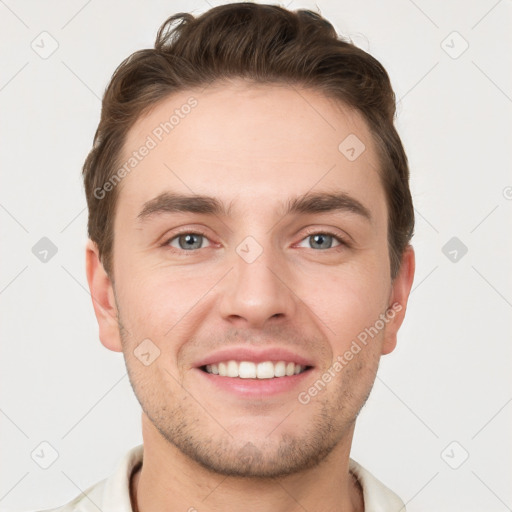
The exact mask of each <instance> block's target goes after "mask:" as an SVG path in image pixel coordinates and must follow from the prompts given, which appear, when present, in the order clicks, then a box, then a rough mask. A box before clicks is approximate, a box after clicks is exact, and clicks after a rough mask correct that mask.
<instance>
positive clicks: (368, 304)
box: [302, 268, 389, 354]
mask: <svg viewBox="0 0 512 512" xmlns="http://www.w3.org/2000/svg"><path fill="white" fill-rule="evenodd" d="M379 276H382V273H380V272H379V271H377V270H376V269H375V270H372V269H371V268H366V269H365V270H361V269H356V268H346V269H343V271H340V272H337V273H335V272H333V273H331V274H330V275H329V277H328V279H325V278H324V279H323V280H313V282H317V283H320V282H321V283H322V285H321V286H315V287H314V288H311V287H310V288H309V292H308V293H306V292H305V291H303V292H302V296H303V297H307V300H306V303H307V304H308V306H309V307H310V308H311V309H312V311H313V312H314V313H315V315H316V317H317V318H318V321H319V325H320V327H321V328H322V330H323V331H324V332H325V334H326V336H327V337H328V338H329V339H330V340H332V341H331V343H332V347H333V352H334V353H335V354H339V353H341V352H343V351H344V350H345V349H346V347H348V346H350V344H351V342H352V341H353V340H354V339H356V338H357V336H358V335H359V334H360V333H361V332H363V331H364V330H365V329H366V328H368V327H370V326H372V325H374V324H375V322H376V321H377V320H378V318H379V315H380V314H381V313H383V312H384V311H385V310H386V307H387V296H388V294H389V283H387V281H386V280H384V279H382V277H379Z"/></svg>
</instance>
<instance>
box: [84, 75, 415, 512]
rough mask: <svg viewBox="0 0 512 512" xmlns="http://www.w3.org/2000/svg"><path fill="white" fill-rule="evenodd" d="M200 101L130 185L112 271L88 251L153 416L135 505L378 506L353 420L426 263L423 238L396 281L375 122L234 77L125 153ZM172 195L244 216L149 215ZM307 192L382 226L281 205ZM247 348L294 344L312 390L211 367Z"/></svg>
mask: <svg viewBox="0 0 512 512" xmlns="http://www.w3.org/2000/svg"><path fill="white" fill-rule="evenodd" d="M191 96H193V97H194V98H195V99H196V100H197V106H195V108H194V109H193V110H191V112H190V113H189V114H188V115H186V116H184V117H183V119H180V121H179V124H177V125H176V126H175V127H174V129H173V130H172V131H170V132H169V134H166V136H165V137H164V138H163V139H162V141H160V142H158V144H157V146H156V147H155V148H153V149H152V150H151V151H150V152H149V154H148V155H147V156H146V157H145V158H144V159H142V161H140V162H139V163H138V164H137V167H136V168H135V169H134V170H133V171H132V172H130V173H129V174H128V175H127V176H126V177H125V178H124V179H123V180H122V182H121V183H120V184H119V185H118V187H119V190H118V193H119V197H118V204H117V210H116V216H115V224H114V228H115V229H114V232H115V240H114V252H113V276H112V277H113V280H111V279H110V278H109V276H107V274H106V273H105V271H104V270H103V267H102V265H101V263H100V262H99V259H98V251H97V248H96V247H95V245H94V243H92V242H91V241H89V243H88V246H87V251H86V261H87V277H88V281H89V286H90V290H91V294H92V296H93V299H94V300H93V305H94V309H95V312H96V316H97V319H98V324H99V335H100V339H101V342H102V343H103V344H104V345H105V346H106V347H107V348H109V349H111V350H114V351H123V353H124V357H125V360H126V365H127V368H128V372H129V376H130V381H131V384H132V387H133V389H134V392H135V394H136V396H137V398H138V400H139V402H140V404H141V406H142V409H143V413H142V428H143V439H144V464H143V466H142V469H141V471H140V472H139V473H137V475H135V478H134V482H133V491H134V498H133V499H134V501H135V504H136V505H137V507H138V509H139V510H140V511H141V512H150V511H153V510H155V511H156V510H168V511H174V510H188V509H189V508H190V507H196V508H197V509H198V510H201V511H203V510H224V511H229V510H240V509H241V508H243V509H244V510H247V511H253V510H254V511H256V510H273V511H281V510H282V511H285V510H286V511H294V510H303V508H305V509H307V510H329V511H330V510H332V511H334V510H344V511H352V510H363V502H362V497H361V494H360V491H359V490H358V487H357V485H355V483H354V480H353V479H352V478H351V476H350V474H349V471H348V459H349V454H350V446H351V443H352V437H353V432H354V425H355V420H356V417H357V415H358V413H359V411H360V409H361V407H362V406H363V405H364V402H365V401H366V399H367V397H368V395H369V393H370V390H371V388H372V386H373V383H374V379H375V374H376V371H377V368H378V364H379V359H380V356H381V355H383V354H387V353H389V352H391V351H392V350H393V349H394V348H395V345H396V335H397V331H398V329H399V327H400V325H401V323H402V320H403V317H404V314H405V310H406V303H407V298H408V295H409V292H410V289H411V285H412V280H413V274H414V253H413V251H412V248H410V247H409V248H408V249H407V250H406V252H405V253H404V256H403V259H402V266H401V270H400V272H399V274H398V276H397V277H396V278H395V279H394V280H393V281H392V280H391V276H390V269H389V253H388V244H387V206H386V200H385V195H384V189H383V187H382V184H381V181H380V176H379V171H378V169H379V166H378V160H377V154H376V150H375V146H374V144H373V141H372V139H371V136H370V133H369V130H368V127H367V125H366V123H365V122H364V120H363V119H362V117H361V116H360V115H359V114H358V113H357V112H355V111H353V110H351V109H348V108H347V107H343V106H341V105H339V104H335V103H334V102H333V101H331V100H329V99H327V98H325V97H324V96H322V95H321V94H320V93H318V92H316V91H311V90H305V89H298V88H292V87H287V86H270V85H250V84H247V83H243V82H242V81H234V82H232V83H229V84H222V86H221V85H220V84H214V85H210V86H209V87H208V88H206V89H205V90H202V91H196V90H194V91H186V92H180V93H177V94H174V95H172V96H171V97H169V98H167V99H166V100H164V101H163V102H161V103H160V104H158V105H156V106H155V107H154V108H153V109H152V110H151V111H150V112H149V114H147V115H146V116H144V117H142V118H141V119H139V120H138V121H137V122H136V124H135V125H134V126H133V127H132V129H131V130H130V132H129V134H128V137H127V140H126V143H125V146H124V148H123V158H122V159H121V160H122V161H123V162H124V161H126V160H127V159H128V158H129V156H130V155H131V153H132V151H134V150H137V148H140V146H141V145H143V144H144V141H145V140H147V136H148V135H150V134H152V133H153V130H154V129H155V127H157V126H159V124H160V123H161V122H162V121H164V120H166V119H169V116H170V115H171V114H172V112H173V111H174V110H175V109H176V108H179V107H180V106H181V105H183V104H185V103H186V102H187V99H188V98H190V97H191ZM350 134H356V135H357V137H358V138H359V139H360V140H361V141H362V142H363V143H364V145H365V147H366V149H365V151H364V152H363V153H362V154H361V155H360V156H359V157H358V158H357V159H356V160H354V161H349V160H348V159H347V158H346V157H345V156H344V155H343V154H342V153H341V152H340V151H339V150H338V146H339V144H340V142H341V141H343V140H344V139H345V138H346V137H347V136H348V135H350ZM164 191H168V192H174V193H180V194H201V195H202V194H204V195H209V196H214V197H216V198H217V199H218V200H219V201H221V202H222V203H224V204H225V205H226V206H227V205H231V210H230V215H229V216H222V215H218V216H212V215H207V214H201V213H188V212H185V213H172V212H167V213H164V214H159V215H154V216H150V217H148V218H146V219H145V220H144V221H140V219H138V218H137V216H138V215H139V213H140V211H141V210H142V208H143V205H144V204H145V202H147V201H149V200H151V199H152V198H154V197H156V196H158V195H159V194H161V193H162V192H164ZM308 192H331V193H333V192H344V193H345V194H348V195H350V196H351V197H352V198H355V199H356V200H357V201H359V202H360V203H362V204H363V205H364V206H365V207H366V208H367V210H368V211H369V212H370V214H371V219H370V220H368V219H366V218H365V217H364V216H362V215H359V214H357V213H354V212H350V211H341V212H327V213H313V214H311V213H307V214H296V213H294V214H291V215H283V212H284V210H283V204H286V201H287V200H288V199H289V198H291V197H294V196H297V195H300V194H305V193H308ZM198 229H199V230H200V231H202V232H203V233H204V238H201V237H200V236H199V238H198V239H196V240H197V245H196V247H199V248H196V249H194V250H190V249H189V250H185V249H181V250H180V245H179V241H180V239H179V238H176V237H177V236H178V234H179V235H185V234H186V233H190V232H192V233H194V232H197V230H198ZM308 230H310V232H308ZM315 233H333V234H334V235H335V236H339V237H340V238H341V239H342V240H343V241H344V242H342V243H340V242H338V241H337V240H336V239H335V238H333V239H332V241H331V239H329V238H328V239H327V240H325V239H324V242H323V245H322V248H318V244H317V245H315V243H314V240H313V238H314V237H313V236H312V234H315ZM247 236H251V237H253V239H254V240H256V241H257V243H258V244H259V246H260V247H261V249H262V252H261V254H260V255H259V257H258V258H257V259H255V261H253V262H252V263H248V262H247V261H246V260H244V259H243V258H242V257H241V256H240V254H239V253H238V252H237V250H236V249H237V247H238V246H239V244H240V243H241V242H242V241H244V239H245V238H246V237H247ZM181 240H182V239H181ZM167 241H170V242H169V243H167V244H166V242H167ZM201 244H202V245H201ZM324 247H325V248H324ZM251 250H254V249H251ZM392 304H399V305H400V307H401V309H400V311H398V312H396V313H395V315H394V316H393V318H392V319H391V320H389V321H388V322H387V323H386V325H385V327H384V328H383V329H381V330H380V331H379V333H378V335H376V336H375V337H374V338H373V339H371V341H370V342H369V343H368V344H367V345H366V346H364V347H363V348H362V350H361V351H360V352H359V353H358V354H357V355H355V356H354V358H353V359H352V360H351V361H350V362H348V364H346V365H345V366H344V367H343V369H342V371H339V372H336V375H335V377H334V378H333V379H332V381H331V382H329V383H328V385H326V386H325V388H323V389H322V391H320V392H318V394H317V395H316V396H314V397H312V398H311V400H310V401H309V403H307V404H306V405H304V404H302V403H300V402H299V401H298V399H297V397H298V393H299V392H303V391H305V390H306V391H307V390H308V388H310V387H311V386H312V385H313V384H314V383H315V381H317V379H319V378H320V377H321V376H322V374H323V373H325V372H326V371H327V370H328V369H329V368H330V367H332V365H333V362H334V361H335V360H336V357H337V356H339V355H343V354H344V353H345V352H346V351H347V350H348V349H349V348H350V346H351V343H352V342H353V340H355V339H356V338H357V336H358V334H360V333H361V332H362V331H364V329H365V328H368V327H369V326H373V325H375V323H376V321H377V320H378V319H379V315H381V314H383V313H385V311H386V310H387V308H388V307H390V306H391V305H392ZM145 339H150V340H151V343H152V344H153V345H151V346H152V347H153V346H155V347H157V348H158V350H159V351H160V353H159V356H158V357H157V358H156V359H155V360H154V362H152V363H151V364H150V365H148V366H146V365H144V364H142V363H141V361H140V360H139V359H138V358H137V357H136V355H135V354H134V350H135V349H136V348H137V346H138V345H139V344H140V343H141V341H142V340H145ZM234 346H236V347H240V346H249V347H254V348H256V349H260V348H262V347H285V348H287V349H289V350H290V351H292V352H294V353H297V354H300V355H302V356H304V357H306V358H308V359H309V360H311V361H312V362H313V368H312V369H311V370H310V371H309V372H308V374H307V377H306V378H305V379H303V380H302V383H301V385H300V387H299V388H297V389H293V390H292V391H287V392H285V393H279V394H276V395H273V396H265V395H261V396H257V397H254V398H250V399H248V398H244V399H241V398H240V397H239V396H238V395H236V394H235V393H232V392H229V391H225V390H220V389H218V388H217V387H216V386H214V385H211V383H210V382H209V381H206V380H205V378H204V376H203V375H201V374H200V373H199V372H200V371H201V370H198V369H197V368H196V364H197V362H198V361H199V360H200V359H201V358H203V357H205V356H206V355H208V354H211V353H213V352H215V351H217V350H218V349H220V348H224V347H234ZM206 497H207V498H206Z"/></svg>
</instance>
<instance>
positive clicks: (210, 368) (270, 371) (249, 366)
mask: <svg viewBox="0 0 512 512" xmlns="http://www.w3.org/2000/svg"><path fill="white" fill-rule="evenodd" d="M205 368H206V371H207V373H212V374H213V375H219V376H221V377H239V378H240V379H273V378H274V377H285V376H286V377H291V376H292V375H297V374H299V373H302V372H303V371H304V370H305V366H301V365H300V364H295V363H292V362H285V361H277V362H273V361H263V362H261V363H253V362H251V361H240V362H238V361H234V360H230V361H223V362H221V363H218V364H207V365H206V367H205Z"/></svg>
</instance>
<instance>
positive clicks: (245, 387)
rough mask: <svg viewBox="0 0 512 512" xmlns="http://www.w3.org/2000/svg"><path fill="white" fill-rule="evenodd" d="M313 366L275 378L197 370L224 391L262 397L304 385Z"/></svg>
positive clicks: (249, 396)
mask: <svg viewBox="0 0 512 512" xmlns="http://www.w3.org/2000/svg"><path fill="white" fill-rule="evenodd" d="M311 370H312V368H309V369H307V370H306V371H304V372H302V373H299V374H297V375H290V376H289V377H274V378H273V379H240V378H239V377H221V376H220V375H214V374H213V373H208V372H204V371H203V370H200V369H199V368H197V371H198V372H199V373H200V374H201V375H202V376H203V377H204V378H205V379H206V380H207V381H208V382H210V383H212V384H213V385H214V386H217V387H219V388H220V389H222V390H224V391H228V392H230V393H234V394H236V395H238V396H240V397H246V398H262V397H267V396H273V395H278V394H280V393H286V392H290V391H293V390H296V391H297V392H299V390H298V389H297V388H300V387H301V386H304V380H305V379H307V378H308V377H309V375H310V374H311Z"/></svg>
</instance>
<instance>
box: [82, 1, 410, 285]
mask: <svg viewBox="0 0 512 512" xmlns="http://www.w3.org/2000/svg"><path fill="white" fill-rule="evenodd" d="M231 78H243V79H246V80H248V81H250V82H252V83H262V84H265V83H279V84H289V85H293V86H301V87H306V88H311V89H314V90H316V91H318V92H321V93H323V94H324V96H326V97H328V98H333V99H335V100H338V101H340V102H342V103H344V104H345V105H348V106H349V107H352V108H354V109H356V110H357V111H358V112H360V113H361V114H362V116H363V117H364V119H365V120H366V122H367V123H368V126H369V128H370V131H371V133H372V135H373V138H374V142H375V144H376V147H377V150H378V154H379V159H380V164H381V169H380V171H381V172H380V175H381V180H382V183H383V186H384V189H385V194H386V200H387V206H388V211H389V214H388V245H389V255H390V261H391V276H392V278H394V277H395V276H396V274H397V272H398V270H399V268H400V261H401V256H402V254H403V252H404V250H405V248H406V247H407V245H408V244H409V242H410V239H411V237H412V234H413V229H414V209H413V204H412V199H411V193H410V190H409V168H408V162H407V157H406V154H405V151H404V148H403V146H402V143H401V141H400V137H399V136H398V133H397V131H396V129H395V127H394V116H395V94H394V92H393V89H392V87H391V83H390V80H389V77H388V74H387V73H386V71H385V69H384V68H383V66H382V65H381V64H380V63H379V62H378V61H377V60H376V59H375V58H374V57H372V56H371V55H369V54H368V53H366V52H365V51H363V50H361V49H360V48H357V47H356V46H354V45H353V44H352V43H351V42H349V41H348V40H346V39H345V38H343V37H340V36H338V35H337V33H336V31H335V29H334V27H333V26H332V25H331V24H330V23H329V22H328V21H327V20H325V19H324V18H322V17H321V16H320V15H319V14H317V13H315V12H313V11H309V10H304V9H301V10H297V11H295V12H292V11H289V10H287V9H285V8H283V7H279V6H276V5H262V4H254V3H245V2H244V3H234V4H226V5H221V6H218V7H214V8H212V9H210V10H209V11H207V12H205V13H204V14H202V15H200V16H198V17H194V16H192V15H191V14H189V13H179V14H175V15H173V16H171V17H170V18H168V19H167V20H166V21H165V22H164V24H163V25H162V26H161V27H160V30H159V31H158V35H157V37H156V41H155V47H154V48H153V49H145V50H140V51H137V52H135V53H133V54H132V55H130V56H129V57H128V58H127V59H125V60H124V61H123V62H122V63H121V64H120V65H119V66H118V68H117V69H116V70H115V72H114V74H113V76H112V79H111V81H110V84H109V85H108V87H107V89H106V91H105V94H104V97H103V104H102V111H101V119H100V123H99V125H98V128H97V130H96V134H95V136H94V143H93V148H92V149H91V151H90V153H89V155H88V156H87V158H86V160H85V163H84V166H83V179H84V185H85V192H86V196H87V204H88V208H89V220H88V233H89V237H90V238H91V240H93V241H94V242H95V243H96V244H97V246H98V250H99V254H100V258H101V261H102V263H103V266H104V268H105V270H106V272H107V273H108V274H111V272H112V248H113V241H114V233H113V225H114V215H115V210H116V199H117V194H118V192H117V187H114V188H113V189H112V190H111V191H109V193H108V194H104V195H105V197H100V198H98V194H97V192H96V193H95V191H97V190H100V189H102V187H103V186H104V184H105V183H106V182H107V181H108V180H109V179H111V178H112V176H113V175H114V173H115V172H116V170H117V168H118V166H119V165H120V162H119V159H120V153H121V150H122V148H123V145H124V142H125V139H126V135H127V133H128V131H129V130H130V128H131V127H132V126H133V125H134V123H135V122H136V121H137V119H138V118H139V117H140V116H141V115H142V114H144V113H146V112H147V111H148V110H149V109H150V108H151V107H154V106H155V104H156V103H157V102H160V101H161V100H163V99H165V98H166V97H168V96H169V95H171V94H172V93H176V92H179V91H184V90H187V89H190V88H197V87H201V86H206V85H208V84H210V83H212V82H214V81H222V80H229V79H231ZM340 142H341V141H340Z"/></svg>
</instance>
